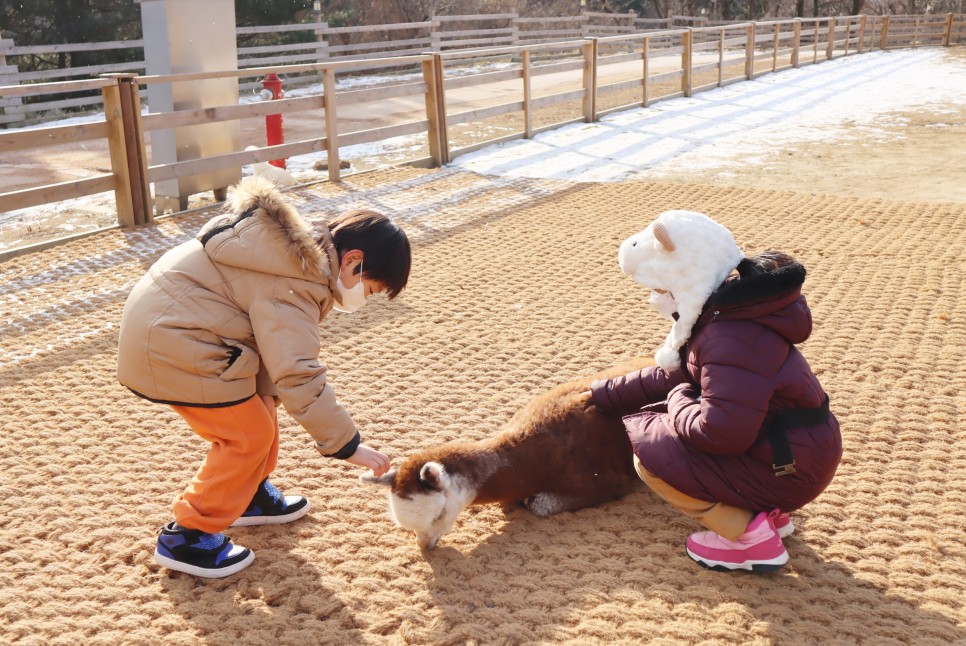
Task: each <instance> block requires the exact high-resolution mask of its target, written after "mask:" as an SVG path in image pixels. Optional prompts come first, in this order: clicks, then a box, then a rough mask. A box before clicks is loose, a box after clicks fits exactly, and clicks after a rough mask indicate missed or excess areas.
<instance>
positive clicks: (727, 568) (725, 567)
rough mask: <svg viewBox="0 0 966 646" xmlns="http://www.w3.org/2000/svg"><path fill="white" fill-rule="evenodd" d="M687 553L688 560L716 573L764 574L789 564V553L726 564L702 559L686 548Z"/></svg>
mask: <svg viewBox="0 0 966 646" xmlns="http://www.w3.org/2000/svg"><path fill="white" fill-rule="evenodd" d="M685 551H686V552H687V553H688V558H690V559H691V560H692V561H694V562H695V563H697V564H698V565H700V566H701V567H703V568H706V569H708V570H714V571H715V572H734V571H735V570H747V571H749V572H754V573H755V574H764V573H766V572H775V571H776V570H780V569H782V568H783V567H785V564H786V563H788V552H785V553H784V554H782V555H781V556H776V557H775V558H773V559H768V560H762V561H744V562H742V563H726V562H724V561H713V560H711V559H706V558H702V557H700V556H698V555H697V554H695V553H694V552H692V551H691V550H689V549H687V548H685Z"/></svg>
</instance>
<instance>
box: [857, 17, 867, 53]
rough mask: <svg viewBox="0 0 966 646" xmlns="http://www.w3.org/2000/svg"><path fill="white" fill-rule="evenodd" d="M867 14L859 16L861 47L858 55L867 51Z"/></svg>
mask: <svg viewBox="0 0 966 646" xmlns="http://www.w3.org/2000/svg"><path fill="white" fill-rule="evenodd" d="M864 41H865V14H862V15H861V16H859V47H858V50H857V51H858V53H860V54H861V53H862V52H863V51H864V50H865V42H864Z"/></svg>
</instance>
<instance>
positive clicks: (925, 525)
mask: <svg viewBox="0 0 966 646" xmlns="http://www.w3.org/2000/svg"><path fill="white" fill-rule="evenodd" d="M291 196H292V199H293V200H294V201H295V202H296V203H297V205H298V206H299V208H300V209H301V210H302V212H303V213H306V214H309V215H310V217H320V218H322V217H328V216H331V215H333V214H335V213H339V212H342V211H345V210H346V209H349V208H354V207H363V206H364V207H370V208H374V209H377V210H381V211H384V212H389V213H392V214H394V215H395V217H396V218H397V219H398V221H399V222H400V223H401V224H402V225H403V226H404V227H405V228H406V229H407V231H408V232H409V233H410V235H411V237H412V240H413V243H414V265H413V272H412V277H411V281H410V287H409V288H408V289H407V290H406V291H405V292H404V294H403V295H402V296H401V297H400V298H399V299H397V301H396V302H392V303H390V302H388V301H386V300H385V299H383V298H381V297H380V298H377V299H375V302H374V303H372V304H370V306H369V307H367V308H366V309H365V310H363V311H362V312H360V313H358V314H356V315H352V316H342V315H338V314H333V315H332V316H330V317H329V319H328V320H326V321H325V322H324V324H323V328H322V329H323V343H324V348H323V352H322V358H323V360H324V362H325V363H326V364H327V365H328V366H329V376H330V380H331V381H332V383H333V384H334V385H335V387H336V391H337V393H338V394H339V396H340V399H341V400H342V401H344V402H345V403H346V405H347V407H348V408H349V410H350V413H351V414H352V415H353V416H354V418H355V420H356V422H357V423H358V425H359V426H360V428H361V429H362V433H363V437H364V438H365V440H366V441H368V442H370V443H371V444H372V445H374V446H376V447H377V448H380V449H382V450H383V451H385V452H387V453H388V454H389V455H390V456H391V457H392V458H393V459H394V460H395V462H396V463H398V462H399V461H400V460H401V458H402V457H404V456H405V455H406V454H407V453H409V452H410V451H412V450H414V449H416V448H417V447H422V446H427V445H431V444H435V443H440V442H444V441H449V440H453V439H477V438H481V437H484V436H486V435H488V434H491V433H494V432H496V431H497V430H498V429H499V428H500V426H501V424H502V423H503V422H505V421H506V420H508V419H509V418H510V416H511V415H512V414H513V413H514V412H515V411H516V410H517V409H518V408H519V407H520V406H521V405H522V404H523V403H524V402H525V401H526V400H527V399H528V398H529V397H530V396H532V395H533V394H535V393H537V392H540V391H543V390H544V389H546V388H548V387H550V386H552V385H554V384H557V383H560V382H562V381H566V380H569V379H571V378H573V377H576V376H581V375H584V374H592V373H595V372H597V371H598V370H601V369H604V368H606V367H609V366H611V365H614V364H616V363H618V362H620V361H621V360H623V359H626V358H628V357H631V356H635V355H640V354H650V353H651V352H652V351H653V349H654V348H655V347H656V346H658V345H659V344H660V342H661V339H662V338H663V336H664V334H665V333H666V331H667V330H666V322H665V321H663V320H662V319H661V318H660V317H659V316H658V315H657V314H656V313H654V312H653V311H652V310H650V309H649V308H648V307H647V306H646V304H645V300H646V297H647V292H646V291H644V290H643V289H642V288H640V287H639V286H637V285H636V284H635V283H634V282H633V281H631V280H629V279H628V278H626V277H624V276H622V275H621V274H620V271H619V269H618V268H617V264H616V251H617V246H618V244H619V242H620V241H621V240H622V239H623V238H624V237H626V236H628V235H630V234H632V233H635V232H636V231H638V230H640V229H641V228H643V227H644V226H645V225H646V224H647V223H648V222H649V221H650V220H651V219H652V218H653V217H654V216H655V215H656V214H657V213H659V212H660V211H663V210H666V209H670V208H687V209H692V210H699V211H703V212H705V213H708V214H710V215H712V216H713V217H715V218H717V219H718V220H720V221H721V222H722V223H723V224H725V225H726V226H728V227H729V228H730V229H731V230H732V231H733V232H734V234H735V237H736V239H737V240H738V241H739V243H740V244H742V245H743V246H744V247H745V250H746V253H753V252H757V251H762V250H765V249H780V250H783V251H786V252H789V253H791V254H793V255H795V256H796V257H797V258H798V259H799V260H800V261H801V262H802V263H803V264H804V265H805V266H806V268H807V269H808V272H809V273H808V278H807V280H806V283H805V293H806V295H807V296H808V297H809V302H810V304H811V306H812V308H813V313H814V318H815V322H816V328H815V332H814V334H813V336H812V338H811V339H810V340H809V341H808V342H807V343H805V344H804V345H803V348H802V349H803V351H804V353H805V355H806V356H807V357H808V358H809V360H810V361H811V363H812V366H813V367H814V369H815V371H816V372H817V373H818V374H819V376H820V378H821V380H822V382H823V384H824V386H825V387H826V389H827V390H828V392H829V393H830V395H831V400H832V407H833V409H834V411H835V412H836V414H837V415H838V416H839V419H840V420H841V422H842V430H843V435H844V444H845V455H844V458H843V461H842V465H841V467H840V469H839V472H838V474H837V476H836V478H835V480H834V481H833V482H832V484H831V486H830V487H829V488H828V490H827V491H826V492H825V493H824V494H823V495H822V496H821V497H820V498H819V499H818V500H817V501H815V502H814V503H812V504H811V505H809V506H807V507H806V508H804V509H803V510H801V511H800V512H798V513H797V514H796V515H795V517H794V518H795V524H796V526H797V531H796V533H795V534H794V535H793V536H792V537H791V538H789V539H787V540H786V545H787V547H788V551H789V554H790V556H791V561H790V564H789V565H788V566H787V567H786V568H785V569H784V570H783V571H781V572H779V573H775V574H771V575H765V576H755V575H746V574H736V575H725V574H719V573H714V572H709V571H705V570H702V569H700V568H698V567H697V566H696V565H695V564H694V563H692V562H691V561H690V560H689V559H688V558H687V557H686V556H685V554H684V539H685V536H686V535H687V534H688V533H689V532H691V531H695V530H696V529H697V527H696V526H695V525H694V524H692V523H691V522H690V521H689V520H687V519H686V518H684V517H682V516H679V515H677V514H676V513H674V512H673V511H672V510H671V509H670V508H669V507H668V506H667V505H666V504H664V503H663V502H662V501H660V500H658V499H657V498H656V497H655V496H654V495H652V494H651V493H650V492H649V491H648V490H647V489H646V488H645V487H644V486H643V485H642V486H641V487H640V488H638V489H637V490H635V492H633V493H632V494H631V495H630V496H628V497H626V498H625V499H623V500H620V501H617V502H614V503H611V504H608V505H605V506H602V507H599V508H594V509H585V510H581V511H578V512H575V513H565V514H562V515H560V516H557V517H552V518H549V519H540V518H537V517H534V516H532V515H530V514H529V513H528V512H526V511H524V510H520V509H509V508H508V509H504V508H501V507H499V506H496V505H489V506H481V507H477V508H471V509H470V510H467V512H465V513H464V514H463V515H461V517H460V518H459V520H458V521H457V524H456V526H455V528H454V530H453V531H452V532H451V533H450V534H448V535H446V536H445V537H444V538H443V540H442V541H441V545H440V547H439V548H438V549H436V550H435V551H433V552H429V553H426V554H423V553H421V552H420V550H419V549H418V548H417V546H416V543H415V540H414V538H413V536H412V535H409V534H407V533H406V532H404V531H402V530H401V529H399V528H397V527H395V526H393V524H392V522H391V520H390V518H389V517H388V513H387V507H386V500H385V498H384V494H383V492H382V490H377V489H372V488H369V487H367V486H365V485H362V484H360V483H359V482H358V480H357V476H358V475H359V473H360V472H361V471H360V470H359V469H357V468H355V467H351V466H350V465H347V464H345V463H341V462H336V461H330V460H326V459H323V458H321V457H319V456H318V454H317V453H316V452H315V450H314V449H313V448H312V444H311V441H310V438H309V436H308V435H307V434H306V433H304V432H302V431H301V430H300V429H299V428H298V427H297V426H295V424H294V423H293V421H292V420H291V418H290V417H288V416H287V415H285V414H282V416H281V423H282V426H283V429H282V447H281V455H280V460H279V466H278V469H277V471H276V475H275V476H274V477H273V481H274V482H275V483H276V484H277V485H278V486H279V487H280V488H281V489H282V490H283V491H287V492H290V493H301V494H305V495H307V496H308V497H309V498H310V499H311V501H312V502H313V505H314V509H313V511H312V512H311V513H310V514H309V515H308V516H307V517H306V518H304V519H302V520H300V521H298V522H297V523H294V524H293V525H288V526H276V527H272V526H268V527H253V528H238V529H235V530H231V531H230V532H229V533H230V535H231V536H232V537H233V538H234V539H235V540H236V541H237V542H239V543H240V544H242V545H245V546H248V547H251V548H253V549H254V550H255V551H256V553H257V555H258V556H257V558H256V560H255V562H254V564H253V565H252V566H251V567H250V568H248V569H246V570H245V571H244V572H242V573H240V574H238V575H236V576H234V577H230V578H228V579H224V580H211V581H202V580H198V579H195V578H193V577H191V576H187V575H182V574H177V573H170V572H168V571H164V570H161V569H159V568H158V567H157V566H156V565H155V563H154V561H153V559H152V550H153V546H154V540H155V532H156V531H157V528H158V527H160V526H161V525H162V524H164V523H165V522H167V521H168V520H169V516H170V505H171V502H172V500H173V498H174V497H175V496H176V495H177V493H179V492H180V490H181V488H182V487H183V486H184V485H185V484H186V483H187V482H188V480H189V479H190V477H191V475H192V474H193V472H194V470H195V469H196V468H197V466H198V464H199V463H200V460H201V459H202V456H203V454H204V452H205V450H206V448H207V446H206V444H205V443H204V442H203V441H201V440H200V439H198V438H197V437H196V436H194V434H193V433H191V431H190V430H188V429H187V427H186V426H185V425H184V424H183V422H182V421H181V419H180V418H179V417H177V415H176V414H175V413H174V412H173V411H171V410H169V409H167V408H165V407H163V406H157V405H152V404H149V403H147V402H144V401H142V400H140V399H138V398H137V397H135V396H134V395H132V394H130V393H129V392H127V391H126V390H124V389H123V388H121V387H120V386H119V385H118V384H117V383H116V381H115V376H114V369H115V361H116V335H117V325H118V320H119V317H120V313H121V309H122V307H123V304H124V300H125V297H126V295H127V293H128V291H129V290H130V288H131V287H132V285H133V284H134V282H135V281H136V280H137V279H138V278H139V277H140V276H141V274H142V273H143V272H144V271H145V270H146V269H147V267H148V266H149V265H150V264H151V263H152V262H153V261H154V260H155V259H156V258H157V257H158V256H160V255H161V253H162V252H163V251H164V250H165V249H167V248H169V247H170V246H172V245H174V244H176V243H180V242H181V241H183V240H185V239H187V238H188V237H189V236H192V235H194V234H195V232H196V231H197V230H198V229H199V227H200V226H201V225H202V224H203V222H204V221H206V220H207V219H208V217H210V216H211V213H200V214H194V215H188V216H185V217H180V218H170V219H164V220H161V221H160V222H159V224H158V225H157V226H155V227H148V228H143V229H139V230H136V231H113V232H108V233H102V234H98V235H96V236H92V237H89V238H86V239H83V240H79V241H76V242H73V243H70V244H66V245H63V246H60V247H57V248H54V249H50V250H46V251H41V252H37V253H33V254H30V255H26V256H22V257H19V258H15V259H13V260H10V261H7V262H5V263H3V264H2V265H0V299H2V302H3V306H2V310H3V312H4V313H5V316H4V317H3V319H4V320H3V321H2V322H0V329H2V334H0V344H2V347H0V393H2V396H3V402H4V403H3V406H2V441H0V469H2V474H3V477H2V478H0V509H2V515H0V517H2V518H3V523H2V527H0V642H4V643H18V644H20V643H22V644H72V645H73V644H98V643H99V644H148V643H166V644H201V643H204V644H232V645H239V644H336V643H338V644H384V643H420V644H450V643H453V644H457V643H459V644H462V643H478V644H520V643H548V644H549V643H553V644H559V643H655V642H657V643H680V642H689V643H696V642H702V643H748V644H767V643H785V644H788V643H806V642H811V643H821V644H828V643H855V642H868V643H875V644H889V643H916V644H948V643H966V609H964V603H963V600H964V599H966V530H964V528H966V400H964V397H966V395H964V393H966V368H964V360H963V350H964V348H966V326H964V322H966V294H964V287H966V285H964V283H963V277H964V258H966V245H964V242H963V230H964V228H966V205H962V204H944V203H912V202H905V203H896V202H887V201H880V200H860V199H852V198H842V197H830V196H822V195H808V194H802V193H790V192H777V191H762V190H754V189H747V188H714V187H709V186H701V185H679V184H646V183H623V184H574V183H566V182H559V181H550V180H524V179H499V178H492V177H482V176H478V175H474V174H472V173H467V172H464V171H458V170H455V169H444V170H436V171H425V170H418V169H388V170H385V171H380V172H375V173H371V174H366V175H359V176H356V177H351V178H349V179H348V180H347V181H346V182H345V183H343V184H341V185H331V184H320V185H316V186H312V187H303V188H299V189H298V190H296V191H293V192H292V193H291Z"/></svg>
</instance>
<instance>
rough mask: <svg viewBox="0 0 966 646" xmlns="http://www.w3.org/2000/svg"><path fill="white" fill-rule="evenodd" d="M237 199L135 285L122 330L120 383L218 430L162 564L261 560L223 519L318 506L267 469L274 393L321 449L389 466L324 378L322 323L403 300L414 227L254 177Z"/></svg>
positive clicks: (219, 573)
mask: <svg viewBox="0 0 966 646" xmlns="http://www.w3.org/2000/svg"><path fill="white" fill-rule="evenodd" d="M229 206H230V211H229V212H228V213H227V214H226V215H222V216H219V217H216V218H214V219H213V220H211V221H210V222H209V223H208V224H206V225H205V226H204V227H203V228H202V230H201V231H200V232H199V234H198V236H197V238H195V239H193V240H189V241H188V242H185V243H184V244H181V245H179V246H177V247H175V248H174V249H171V250H170V251H168V252H167V253H165V254H164V256H162V257H161V258H160V259H159V260H158V261H157V262H156V263H155V264H154V265H153V266H152V267H151V268H150V269H149V270H148V272H147V273H146V274H145V275H144V277H142V278H141V280H140V281H139V282H138V283H137V285H135V287H134V289H133V290H132V292H131V294H130V296H129V297H128V300H127V304H126V305H125V307H124V314H123V316H122V319H121V329H120V336H119V340H118V372H117V374H118V380H119V381H120V383H121V384H122V385H124V386H126V387H128V388H129V389H130V390H132V391H133V392H134V393H135V394H137V395H139V396H140V397H143V398H144V399H147V400H150V401H153V402H158V403H162V404H167V405H169V406H171V407H172V408H173V409H174V410H175V411H176V412H178V413H179V414H180V415H181V416H182V417H184V419H185V421H186V422H187V423H188V425H189V426H191V428H192V429H193V430H194V431H195V432H196V433H197V434H198V435H200V436H201V437H203V438H205V439H206V440H208V441H209V442H211V448H210V450H209V452H208V455H207V457H206V458H205V461H204V462H203V463H202V465H201V467H200V469H199V470H198V473H197V474H196V475H195V477H194V479H193V480H192V482H191V484H190V485H189V486H188V488H187V489H186V490H185V491H184V493H183V494H181V496H180V497H179V498H178V499H177V500H176V501H175V503H174V517H175V521H174V522H172V523H169V524H167V525H165V526H164V527H163V528H162V529H161V533H160V535H159V537H158V543H157V549H156V551H155V559H156V560H157V562H158V563H160V564H161V565H163V566H165V567H168V568H170V569H173V570H178V571H181V572H187V573H190V574H194V575H197V576H203V577H224V576H228V575H230V574H234V573H236V572H238V571H240V570H242V569H244V568H245V567H247V566H248V565H249V564H251V562H252V560H253V559H254V558H255V555H254V553H253V552H252V551H251V550H249V549H247V548H244V547H241V546H239V545H233V544H232V542H231V541H230V540H229V539H228V538H227V537H226V536H224V535H223V534H221V533H220V532H222V531H223V530H225V529H226V528H228V527H230V526H240V525H264V524H280V523H287V522H290V521H293V520H295V519H297V518H301V517H302V516H303V515H305V513H306V512H307V511H308V510H309V502H308V500H306V499H305V498H303V497H301V496H283V495H282V494H281V493H280V492H279V491H278V489H276V488H275V487H274V486H273V485H272V484H271V483H270V482H269V481H268V476H269V475H270V474H271V473H272V471H273V470H274V468H275V464H276V459H277V456H278V440H279V436H278V419H277V416H276V406H277V405H278V404H279V403H281V404H282V405H284V406H285V410H286V411H287V412H288V413H289V414H290V415H291V416H292V417H293V418H294V419H295V420H296V421H298V422H299V424H301V425H302V426H303V427H304V428H305V429H306V430H307V431H308V432H309V434H310V435H311V436H312V438H313V439H314V440H315V443H316V448H317V449H318V450H319V452H320V453H321V454H322V455H325V456H328V457H333V458H337V459H342V460H345V461H347V462H349V463H351V464H354V465H358V466H362V467H366V468H369V469H372V471H373V474H374V475H376V476H379V475H382V474H383V473H385V472H386V471H387V470H388V469H389V458H388V457H386V456H385V455H383V454H382V453H380V452H379V451H376V450H375V449H372V448H370V447H369V446H367V445H365V444H362V443H361V441H360V436H359V432H358V430H356V427H355V425H354V424H353V422H352V419H351V418H350V417H349V414H348V413H347V412H346V410H345V409H344V408H343V407H342V406H341V405H340V404H339V402H338V401H336V397H335V392H334V390H333V388H332V386H331V385H330V384H328V383H327V382H326V374H325V367H324V366H323V365H322V364H321V363H320V362H319V352H320V349H321V340H320V331H319V323H320V322H321V321H322V319H324V318H325V317H326V315H327V314H328V313H329V311H330V310H331V309H336V310H338V311H342V312H353V311H355V310H357V309H359V308H360V307H362V306H363V305H364V304H365V302H366V299H367V298H368V296H369V295H370V294H372V293H378V292H384V293H386V294H387V295H388V296H389V298H395V297H396V296H397V295H398V294H399V293H400V292H401V291H402V290H403V288H404V287H405V286H406V283H407V281H408V279H409V270H410V263H411V256H410V246H409V240H408V239H407V237H406V234H405V233H404V232H403V231H402V230H401V229H400V228H399V227H398V226H396V225H395V224H393V223H392V222H391V221H390V220H389V219H388V218H386V217H385V216H383V215H380V214H378V213H375V212H372V211H356V212H352V213H348V214H345V215H343V216H340V217H338V218H336V219H334V220H332V221H331V222H329V223H328V225H321V224H318V225H315V226H313V225H312V224H310V223H309V222H307V221H306V220H305V219H304V218H302V216H301V215H299V213H298V212H297V211H296V209H295V208H294V207H293V206H292V205H291V204H290V203H288V202H287V201H286V200H285V198H284V196H283V195H282V194H281V193H280V192H279V191H278V190H277V189H276V188H275V186H274V185H273V184H271V183H270V182H268V181H266V180H264V179H261V178H258V177H249V178H246V179H244V180H242V182H240V183H239V184H238V185H237V186H236V187H234V189H233V190H232V192H231V196H230V199H229Z"/></svg>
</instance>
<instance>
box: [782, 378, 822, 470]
mask: <svg viewBox="0 0 966 646" xmlns="http://www.w3.org/2000/svg"><path fill="white" fill-rule="evenodd" d="M828 404H829V399H828V395H825V403H823V404H822V405H821V406H819V407H818V408H792V409H789V410H783V411H781V412H780V413H778V414H777V415H775V418H774V419H773V420H772V423H771V428H770V429H768V441H769V442H771V451H772V459H773V460H774V462H773V463H772V465H771V468H772V469H774V470H775V475H776V476H778V477H780V476H787V475H789V474H791V473H795V456H794V455H792V445H791V444H790V443H789V441H788V431H789V430H791V429H793V428H802V427H805V426H816V425H818V424H821V423H823V422H824V421H825V420H827V419H828V416H829V405H828Z"/></svg>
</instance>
